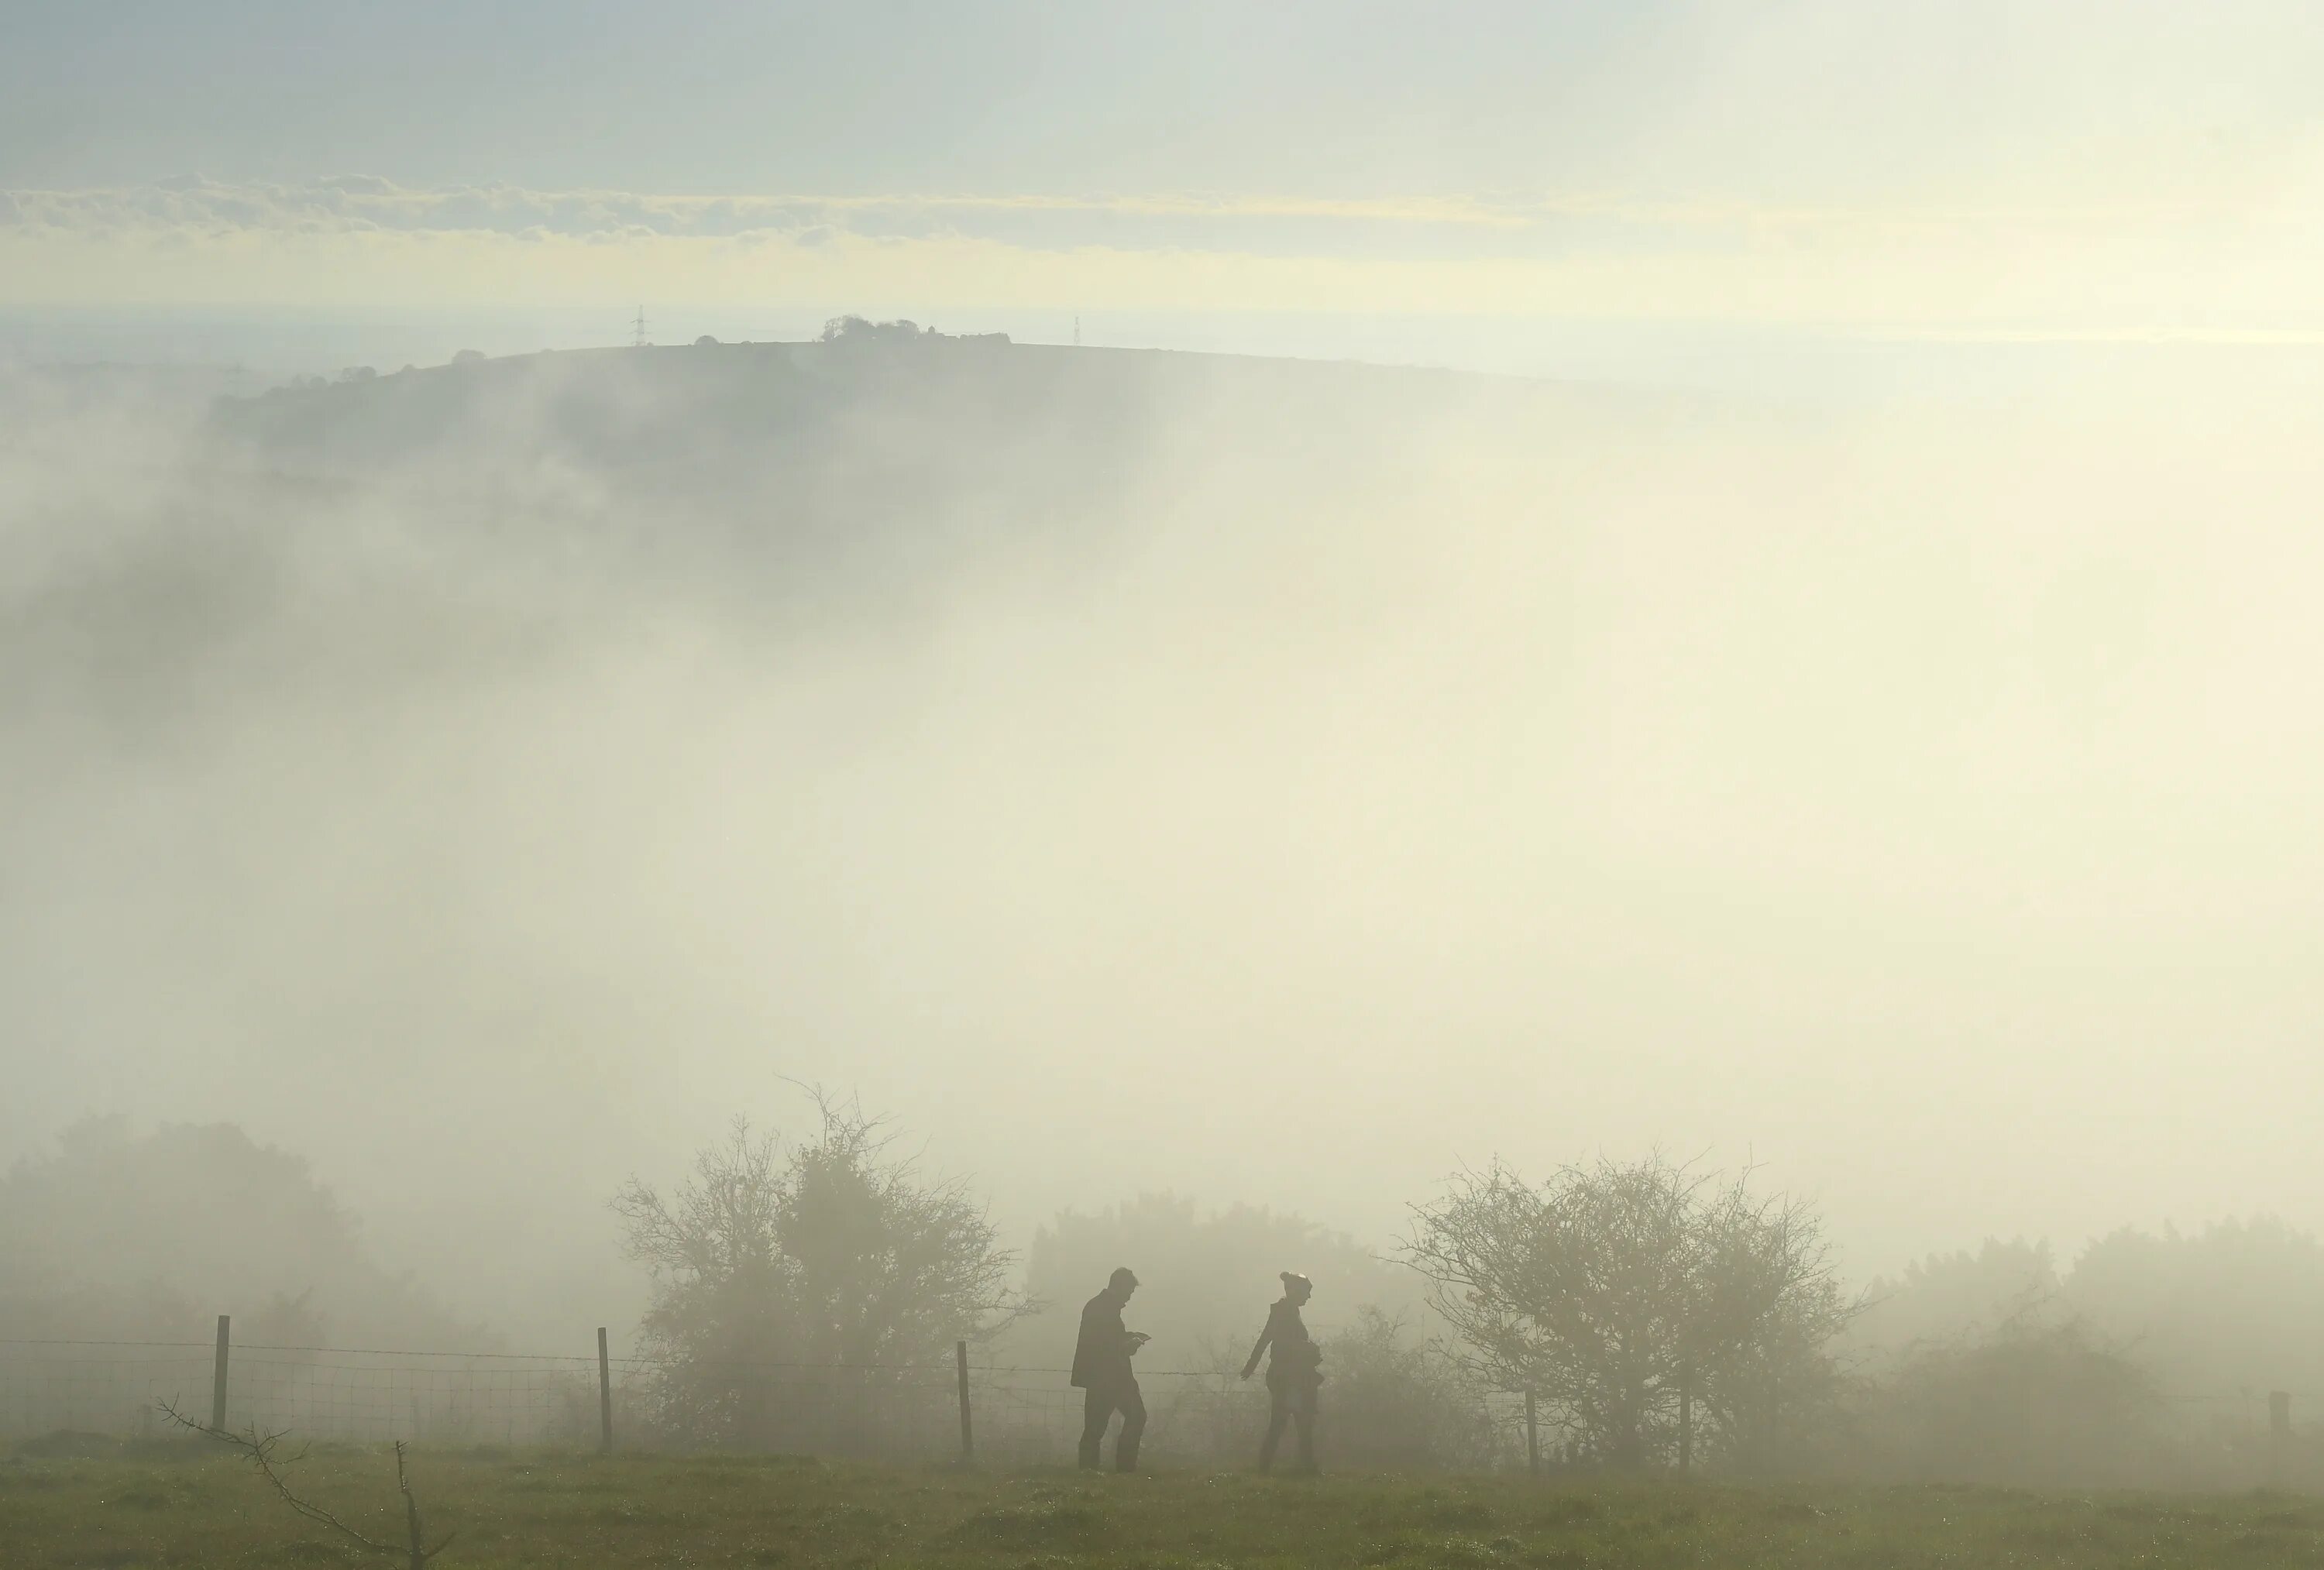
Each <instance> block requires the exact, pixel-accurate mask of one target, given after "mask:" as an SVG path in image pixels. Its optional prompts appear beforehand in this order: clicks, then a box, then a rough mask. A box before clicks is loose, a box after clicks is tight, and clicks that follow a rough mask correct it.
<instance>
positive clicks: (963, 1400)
mask: <svg viewBox="0 0 2324 1570" xmlns="http://www.w3.org/2000/svg"><path fill="white" fill-rule="evenodd" d="M952 1356H953V1363H954V1367H955V1368H957V1369H958V1370H959V1371H960V1460H961V1464H962V1465H964V1466H965V1465H967V1464H969V1463H970V1462H972V1461H973V1460H975V1459H976V1434H975V1431H974V1430H973V1428H970V1427H969V1421H968V1343H967V1342H965V1341H955V1342H954V1343H953V1344H952Z"/></svg>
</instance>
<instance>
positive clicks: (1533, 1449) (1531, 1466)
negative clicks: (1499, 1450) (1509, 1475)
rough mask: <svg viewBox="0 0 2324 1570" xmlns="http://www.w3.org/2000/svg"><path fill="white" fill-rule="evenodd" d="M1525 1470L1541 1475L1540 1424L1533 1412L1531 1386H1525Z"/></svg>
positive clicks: (1534, 1474) (1537, 1475)
mask: <svg viewBox="0 0 2324 1570" xmlns="http://www.w3.org/2000/svg"><path fill="white" fill-rule="evenodd" d="M1526 1472H1527V1473H1529V1474H1532V1475H1533V1476H1535V1477H1539V1476H1540V1475H1541V1425H1540V1423H1539V1422H1538V1421H1537V1420H1536V1419H1535V1412H1534V1400H1533V1386H1531V1385H1527V1386H1526Z"/></svg>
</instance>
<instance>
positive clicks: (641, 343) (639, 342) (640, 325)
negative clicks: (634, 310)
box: [630, 306, 646, 349]
mask: <svg viewBox="0 0 2324 1570" xmlns="http://www.w3.org/2000/svg"><path fill="white" fill-rule="evenodd" d="M636 325H637V336H636V338H635V339H633V340H632V342H631V344H630V347H631V348H632V349H642V348H644V347H645V346H646V308H645V307H643V306H640V307H639V308H638V319H637V324H636Z"/></svg>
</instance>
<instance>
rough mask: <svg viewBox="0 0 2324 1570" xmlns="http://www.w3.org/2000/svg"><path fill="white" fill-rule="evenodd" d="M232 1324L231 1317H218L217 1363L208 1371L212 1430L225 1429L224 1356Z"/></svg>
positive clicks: (225, 1315) (229, 1315) (222, 1315)
mask: <svg viewBox="0 0 2324 1570" xmlns="http://www.w3.org/2000/svg"><path fill="white" fill-rule="evenodd" d="M233 1324H234V1316H233V1315H231V1314H220V1315H219V1316H218V1334H217V1363H214V1364H213V1365H212V1367H211V1370H210V1427H211V1428H220V1429H223V1428H225V1427H226V1347H227V1345H228V1344H229V1342H230V1341H231V1339H232V1336H231V1335H230V1333H229V1332H230V1327H232V1326H233Z"/></svg>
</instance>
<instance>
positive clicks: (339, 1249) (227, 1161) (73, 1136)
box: [0, 1117, 498, 1351]
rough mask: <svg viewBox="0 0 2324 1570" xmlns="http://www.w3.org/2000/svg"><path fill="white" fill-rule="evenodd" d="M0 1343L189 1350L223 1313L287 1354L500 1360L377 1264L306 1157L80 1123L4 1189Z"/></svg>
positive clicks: (223, 1136)
mask: <svg viewBox="0 0 2324 1570" xmlns="http://www.w3.org/2000/svg"><path fill="white" fill-rule="evenodd" d="M0 1261H5V1266H0V1337H6V1336H17V1337H32V1338H38V1337H49V1336H76V1337H102V1336H116V1337H123V1338H127V1339H155V1340H188V1341H192V1340H199V1339H204V1338H207V1337H208V1336H209V1334H210V1328H211V1326H212V1325H213V1323H214V1322H215V1320H216V1318H217V1315H218V1314H219V1313H221V1312H232V1313H234V1314H235V1315H236V1317H237V1323H238V1324H239V1325H240V1327H241V1335H242V1336H243V1338H244V1339H245V1340H249V1341H256V1342H262V1343H272V1344H275V1345H298V1346H314V1345H321V1344H323V1343H324V1342H325V1341H326V1340H327V1339H330V1338H343V1339H352V1340H355V1341H357V1342H358V1343H359V1344H360V1345H370V1346H383V1347H388V1348H410V1349H414V1350H422V1349H425V1350H442V1349H447V1348H467V1349H474V1350H478V1351H483V1350H488V1349H490V1348H491V1347H493V1346H494V1345H498V1342H497V1338H496V1337H493V1336H490V1335H488V1334H487V1333H486V1332H485V1331H484V1329H483V1328H482V1327H479V1326H477V1325H476V1324H475V1323H473V1322H471V1321H469V1320H466V1319H464V1318H461V1317H459V1316H458V1315H457V1314H455V1313H454V1312H452V1311H451V1310H450V1309H448V1308H446V1307H445V1306H444V1305H443V1304H442V1303H441V1302H440V1301H438V1299H437V1297H436V1296H435V1294H434V1292H433V1291H432V1290H429V1288H428V1287H425V1286H422V1285H421V1284H420V1283H419V1282H418V1281H415V1280H414V1279H413V1278H412V1277H410V1275H399V1274H395V1273H392V1272H389V1271H388V1270H386V1269H384V1268H383V1267H382V1266H381V1265H380V1264H379V1263H378V1262H376V1261H375V1260H374V1259H373V1257H372V1256H371V1253H370V1252H369V1251H368V1250H367V1249H366V1248H365V1246H364V1242H363V1236H362V1229H361V1226H360V1224H359V1223H358V1221H357V1220H356V1218H355V1216H354V1215H353V1214H352V1213H351V1212H349V1211H348V1209H347V1208H346V1206H344V1205H342V1204H341V1203H340V1201H339V1199H338V1198H337V1195H335V1194H334V1193H333V1192H332V1191H331V1190H330V1189H328V1188H327V1187H326V1186H324V1185H323V1184H322V1183H320V1182H318V1181H317V1180H316V1178H315V1175H314V1171H313V1169H312V1167H311V1166H310V1165H309V1163H308V1161H307V1160H306V1158H305V1157H303V1156H300V1155H296V1154H293V1153H292V1152H289V1151H285V1150H282V1149H280V1148H279V1147H276V1146H273V1145H268V1144H261V1143H258V1142H257V1141H256V1140H254V1139H252V1138H251V1137H250V1135H249V1134H246V1133H244V1131H243V1130H242V1129H240V1128H238V1127H236V1126H235V1125H232V1124H226V1123H214V1124H163V1125H161V1126H160V1127H159V1128H156V1129H154V1130H152V1131H151V1132H150V1133H145V1134H137V1133H134V1132H132V1130H131V1128H130V1125H129V1123H128V1120H127V1119H125V1118H120V1117H108V1118H90V1119H87V1120H84V1121H83V1122H81V1123H78V1124H76V1125H73V1126H72V1127H71V1128H69V1129H68V1130H67V1131H66V1132H65V1134H63V1136H62V1137H61V1138H60V1140H59V1141H58V1143H57V1148H56V1150H55V1151H54V1152H52V1153H51V1154H49V1155H46V1156H41V1157H34V1158H28V1159H26V1160H23V1161H18V1162H16V1163H15V1164H14V1166H13V1167H11V1168H10V1169H9V1170H8V1171H7V1172H6V1173H5V1175H0Z"/></svg>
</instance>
